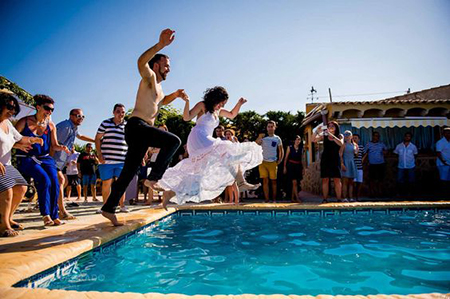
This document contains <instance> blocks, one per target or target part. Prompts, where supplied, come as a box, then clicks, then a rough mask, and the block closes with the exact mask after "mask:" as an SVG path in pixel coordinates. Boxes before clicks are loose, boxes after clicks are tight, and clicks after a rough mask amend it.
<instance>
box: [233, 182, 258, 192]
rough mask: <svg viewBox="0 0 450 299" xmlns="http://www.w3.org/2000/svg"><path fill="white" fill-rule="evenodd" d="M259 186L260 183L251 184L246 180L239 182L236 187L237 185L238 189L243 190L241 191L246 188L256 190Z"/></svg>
mask: <svg viewBox="0 0 450 299" xmlns="http://www.w3.org/2000/svg"><path fill="white" fill-rule="evenodd" d="M260 186H261V184H260V183H258V184H255V185H253V184H249V183H247V182H244V183H242V184H240V185H239V186H238V187H239V191H240V192H243V191H247V190H256V189H258V188H259V187H260Z"/></svg>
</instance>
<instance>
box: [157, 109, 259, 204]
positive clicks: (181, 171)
mask: <svg viewBox="0 0 450 299" xmlns="http://www.w3.org/2000/svg"><path fill="white" fill-rule="evenodd" d="M218 125H219V117H218V116H217V115H216V114H212V113H209V112H207V113H205V114H203V115H202V116H201V117H200V118H198V119H197V123H196V125H195V127H194V128H192V131H191V133H190V134H189V136H188V141H187V148H188V153H189V158H187V159H184V160H181V161H180V162H179V163H178V164H177V165H175V166H174V167H172V168H169V169H167V170H166V172H165V173H164V176H163V177H162V179H161V180H159V184H160V185H161V187H163V188H164V189H166V190H172V191H174V192H175V193H176V196H175V197H173V198H172V199H171V201H172V202H176V203H178V204H183V203H185V202H201V201H204V200H212V199H214V198H216V197H217V196H219V195H220V194H221V193H222V192H223V190H224V189H225V188H226V187H227V186H229V185H231V184H232V183H233V182H234V181H235V179H236V173H237V170H238V167H239V165H240V166H241V170H242V172H244V171H245V170H247V169H251V168H253V167H255V166H258V165H259V164H261V163H262V159H263V157H262V148H261V146H259V145H258V144H256V143H255V142H243V143H232V142H231V141H228V140H221V139H219V138H213V137H212V134H213V131H214V129H215V128H216V127H217V126H218Z"/></svg>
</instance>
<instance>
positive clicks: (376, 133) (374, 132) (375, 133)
mask: <svg viewBox="0 0 450 299" xmlns="http://www.w3.org/2000/svg"><path fill="white" fill-rule="evenodd" d="M375 135H378V136H380V132H377V131H373V132H372V137H373V136H375Z"/></svg>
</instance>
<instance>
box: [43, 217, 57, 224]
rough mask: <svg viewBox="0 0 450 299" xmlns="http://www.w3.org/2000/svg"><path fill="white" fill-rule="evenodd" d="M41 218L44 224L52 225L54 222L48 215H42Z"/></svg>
mask: <svg viewBox="0 0 450 299" xmlns="http://www.w3.org/2000/svg"><path fill="white" fill-rule="evenodd" d="M42 220H44V226H54V225H55V222H53V220H52V219H51V218H50V216H44V217H42Z"/></svg>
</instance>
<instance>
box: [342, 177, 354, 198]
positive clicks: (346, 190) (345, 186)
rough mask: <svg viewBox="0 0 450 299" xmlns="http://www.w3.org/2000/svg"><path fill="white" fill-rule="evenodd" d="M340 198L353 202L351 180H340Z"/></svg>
mask: <svg viewBox="0 0 450 299" xmlns="http://www.w3.org/2000/svg"><path fill="white" fill-rule="evenodd" d="M342 197H343V198H348V199H349V200H353V179H351V178H342Z"/></svg>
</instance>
